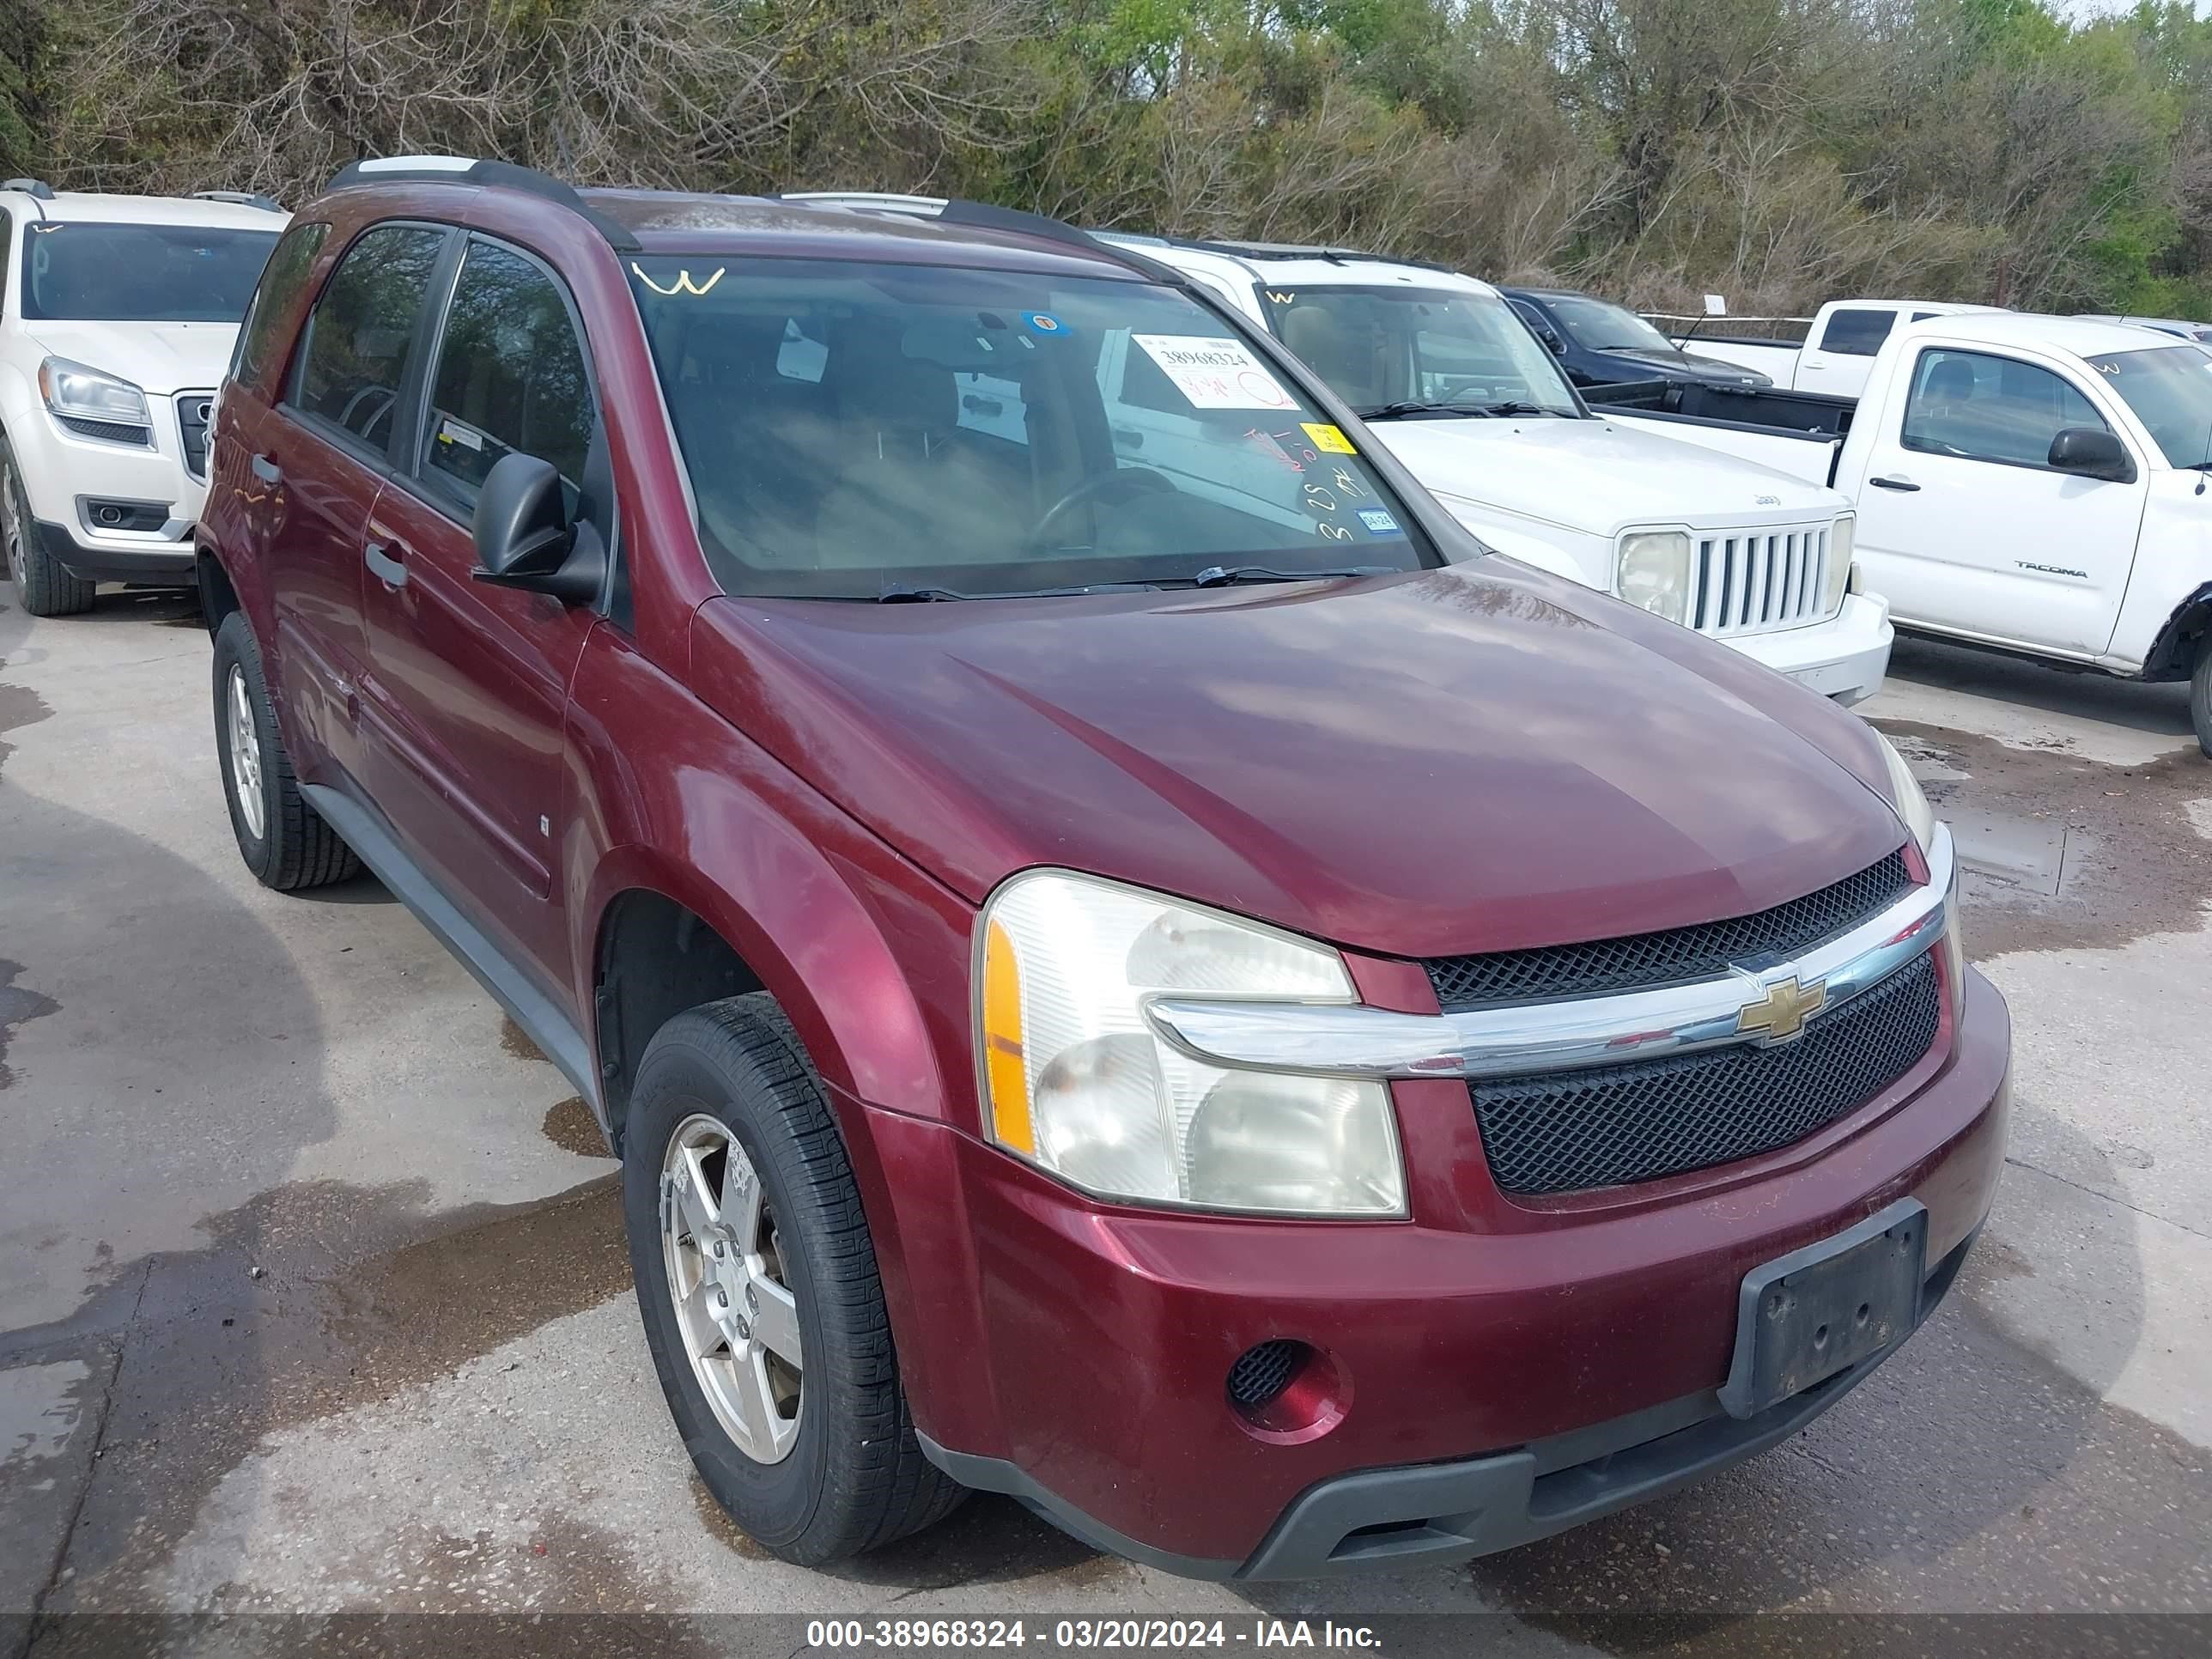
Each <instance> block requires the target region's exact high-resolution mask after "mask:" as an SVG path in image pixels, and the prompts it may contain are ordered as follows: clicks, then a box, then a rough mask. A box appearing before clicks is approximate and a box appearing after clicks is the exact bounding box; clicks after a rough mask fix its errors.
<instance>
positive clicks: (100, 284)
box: [0, 179, 287, 617]
mask: <svg viewBox="0 0 2212 1659" xmlns="http://www.w3.org/2000/svg"><path fill="white" fill-rule="evenodd" d="M286 222H287V215H286V214H285V213H284V211H283V209H281V208H279V207H278V206H277V205H276V203H274V202H272V201H270V200H269V199H268V198H267V197H254V196H246V195H241V194H238V193H235V192H232V191H215V192H210V193H209V194H207V195H204V196H195V197H164V196H108V195H94V194H80V193H77V192H76V191H53V190H52V189H50V188H48V187H47V186H46V185H43V184H40V183H39V182H38V181H36V180H35V179H9V181H7V182H6V183H5V184H0V547H4V551H5V556H6V562H7V565H8V574H9V577H10V579H11V580H12V581H13V583H14V585H15V597H16V599H17V600H18V602H19V603H20V604H21V605H22V606H23V608H24V609H25V610H26V611H29V612H30V613H31V614H32V615H33V616H37V617H60V616H69V615H71V614H73V613H75V612H76V611H84V610H87V609H88V608H89V607H90V606H91V605H92V597H93V589H94V585H95V584H96V583H99V582H102V581H127V582H139V583H145V584H149V585H154V586H180V587H182V586H191V583H192V543H191V528H192V521H193V520H195V519H197V517H198V516H199V511H200V503H201V501H203V500H204V499H205V497H206V495H207V435H208V431H209V426H210V417H211V416H212V414H213V404H214V399H215V392H216V385H217V384H218V383H219V382H220V381H221V380H222V374H223V370H224V368H225V367H226V366H227V365H228V362H229V361H230V354H231V347H232V345H233V343H234V342H235V340H236V338H237V336H238V323H239V319H240V317H241V316H242V315H243V314H244V313H245V311H246V301H248V300H250V299H252V296H253V289H254V284H255V283H257V282H258V281H259V280H260V276H261V267H262V265H263V264H264V263H265V262H266V261H267V259H268V257H269V250H270V248H272V247H274V246H276V237H277V234H278V233H280V232H281V231H282V230H283V228H284V226H285V223H286Z"/></svg>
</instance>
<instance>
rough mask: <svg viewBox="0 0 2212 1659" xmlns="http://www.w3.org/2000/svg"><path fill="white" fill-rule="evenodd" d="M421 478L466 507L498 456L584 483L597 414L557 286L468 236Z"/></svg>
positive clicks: (514, 255) (507, 251) (573, 485)
mask: <svg viewBox="0 0 2212 1659" xmlns="http://www.w3.org/2000/svg"><path fill="white" fill-rule="evenodd" d="M437 364H438V367H437V369H436V371H435V374H433V376H432V378H431V382H430V386H431V391H430V412H429V419H428V421H427V422H425V423H424V428H423V435H422V477H423V480H424V481H425V482H426V483H431V484H433V485H435V486H436V487H437V488H438V489H440V490H441V492H442V493H444V494H445V495H449V496H451V497H452V498H453V500H454V501H457V502H458V503H459V505H460V506H462V507H465V508H471V509H473V508H474V507H475V505H476V499H477V490H478V489H479V488H480V487H481V486H482V485H483V481H484V478H485V477H486V475H488V474H489V472H490V471H491V470H492V467H493V465H495V463H496V462H497V461H498V460H499V459H500V458H501V456H503V455H513V454H523V455H535V456H537V457H538V459H540V460H544V461H550V462H551V463H552V464H553V466H554V467H555V469H556V471H559V473H560V474H561V476H562V478H563V479H565V480H566V481H567V482H568V486H569V496H570V501H571V504H572V505H573V504H574V499H575V492H576V491H577V490H578V489H580V488H581V486H582V483H583V477H584V458H585V456H586V454H588V453H590V450H591V447H592V429H593V426H594V423H595V419H596V417H595V414H594V410H593V406H592V382H591V374H590V371H589V370H588V369H587V368H586V365H585V360H584V347H583V343H582V342H581V341H580V339H579V338H578V337H577V335H576V325H575V323H574V319H572V318H571V316H570V314H569V311H568V301H567V298H566V296H565V295H563V294H562V291H561V288H560V285H559V284H558V283H556V282H555V281H554V280H553V278H552V277H551V276H550V275H548V274H547V272H546V270H545V269H544V267H543V266H542V265H540V264H538V263H537V261H535V260H534V259H531V258H527V257H526V256H525V255H523V254H521V253H518V252H515V251H514V250H513V249H512V248H507V247H501V246H500V245H499V244H497V243H495V242H488V241H484V240H482V239H480V238H478V239H472V240H471V241H470V243H469V250H468V253H467V255H466V257H465V258H464V259H463V261H462V264H461V274H460V280H459V283H457V284H456V286H455V287H454V289H453V307H452V309H451V310H449V311H448V312H447V314H446V332H445V337H444V338H443V340H442V341H441V342H440V344H439V349H438V357H437Z"/></svg>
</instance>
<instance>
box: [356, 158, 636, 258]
mask: <svg viewBox="0 0 2212 1659" xmlns="http://www.w3.org/2000/svg"><path fill="white" fill-rule="evenodd" d="M397 184H440V185H478V186H482V187H489V188H490V189H494V190H518V191H523V192H524V193H526V194H527V195H531V196H536V197H542V198H543V199H544V200H545V201H548V202H552V203H555V204H557V205H559V206H561V207H564V208H566V209H568V211H569V212H571V213H574V214H575V215H577V216H580V218H583V219H585V220H586V221H588V222H590V224H591V226H592V229H594V230H596V231H598V232H599V234H600V235H601V236H603V237H605V239H606V241H607V245H608V246H610V247H612V248H614V249H615V250H616V251H617V252H623V253H635V252H638V251H639V250H640V249H641V247H642V246H643V244H642V243H641V242H640V241H639V240H637V238H636V237H635V236H634V235H633V234H630V232H629V229H628V228H625V227H624V226H622V225H619V224H617V223H616V222H615V221H613V220H612V219H611V218H609V217H608V216H606V215H605V214H604V213H601V212H600V211H599V210H598V209H597V208H595V207H593V206H592V204H590V203H588V202H586V200H585V199H584V198H583V197H581V196H580V195H578V194H577V193H576V188H575V186H574V185H570V184H567V183H564V182H563V181H562V180H561V179H556V178H555V177H553V175H552V174H550V173H540V172H539V171H538V169H537V168H536V167H517V166H516V165H515V164H514V163H513V162H512V161H478V160H477V159H476V158H475V157H473V156H467V155H394V156H389V157H382V158H379V157H370V158H368V160H365V161H353V162H349V163H348V164H347V165H346V166H345V167H342V168H340V169H339V171H338V175H337V177H336V178H335V179H331V182H330V183H329V184H328V185H325V187H324V191H325V194H329V193H331V192H334V191H341V190H353V189H357V188H359V187H360V186H362V185H397Z"/></svg>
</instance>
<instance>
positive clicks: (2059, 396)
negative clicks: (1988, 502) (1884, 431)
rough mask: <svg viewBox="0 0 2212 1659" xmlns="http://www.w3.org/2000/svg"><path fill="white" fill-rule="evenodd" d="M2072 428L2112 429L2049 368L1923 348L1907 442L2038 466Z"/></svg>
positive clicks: (1908, 407) (1908, 406) (1909, 405)
mask: <svg viewBox="0 0 2212 1659" xmlns="http://www.w3.org/2000/svg"><path fill="white" fill-rule="evenodd" d="M2183 349H2187V348H2183ZM2070 426H2079V427H2094V428H2098V429H2099V430H2108V429H2109V428H2106V425H2105V422H2104V419H2103V417H2102V416H2100V415H2099V414H2098V413H2097V411H2096V410H2095V409H2094V408H2093V406H2092V405H2091V404H2090V402H2089V400H2088V399H2087V398H2084V397H2083V396H2082V395H2081V393H2080V392H2076V391H2075V389H2074V388H2073V387H2072V386H2069V385H2068V384H2067V383H2066V382H2065V381H2064V380H2061V379H2060V378H2059V377H2058V376H2057V375H2056V374H2052V373H2051V371H2050V370H2049V369H2047V368H2039V367H2038V366H2037V365H2035V364H2033V363H2024V362H2021V361H2020V360H2019V359H2018V358H2015V357H1998V356H1992V355H1990V354H1989V353H1987V352H1981V351H1923V352H1922V353H1921V354H1920V361H1919V362H1918V363H1917V365H1915V367H1914V368H1913V371H1912V390H1911V392H1910V393H1909V394H1908V395H1907V397H1906V398H1905V429H1904V433H1903V435H1902V439H1901V441H1902V442H1903V443H1904V445H1905V447H1906V448H1907V449H1917V450H1919V451H1922V452H1923V453H1927V454H1931V455H1955V456H1958V457H1960V458H1961V459H1966V460H1974V461H1998V462H2002V463H2003V464H2005V465H2009V466H2044V465H2048V464H2049V459H2050V454H2051V439H2053V438H2055V437H2057V435H2058V434H2059V433H2060V432H2061V431H2063V429H2064V428H2067V427H2070Z"/></svg>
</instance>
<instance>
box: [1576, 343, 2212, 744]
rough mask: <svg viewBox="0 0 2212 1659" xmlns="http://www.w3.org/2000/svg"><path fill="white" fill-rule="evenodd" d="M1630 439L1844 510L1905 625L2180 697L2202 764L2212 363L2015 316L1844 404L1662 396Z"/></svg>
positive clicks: (2208, 631)
mask: <svg viewBox="0 0 2212 1659" xmlns="http://www.w3.org/2000/svg"><path fill="white" fill-rule="evenodd" d="M1668 399H1669V407H1668V408H1666V409H1664V410H1659V411H1648V410H1619V411H1617V413H1616V416H1615V418H1616V419H1618V420H1620V421H1622V422H1624V423H1634V424H1641V425H1649V426H1650V428H1651V429H1653V430H1655V431H1663V432H1665V433H1666V434H1668V435H1669V436H1671V437H1675V438H1681V439H1686V440H1688V441H1691V442H1693V443H1701V444H1705V445H1707V446H1709V447H1711V448H1714V449H1717V450H1720V451H1722V452H1723V453H1728V454H1732V455H1735V456H1738V457H1741V458H1742V459H1750V460H1756V461H1759V462H1760V463H1761V464H1763V465H1767V466H1771V467H1775V468H1778V469H1779V470H1781V471H1787V472H1793V473H1795V474H1796V476H1797V477H1801V478H1802V479H1804V480H1806V481H1807V482H1808V483H1825V484H1828V485H1831V486H1832V487H1833V488H1835V489H1838V490H1841V491H1842V492H1843V493H1844V495H1847V496H1849V497H1850V498H1851V500H1852V501H1854V502H1856V503H1857V507H1858V540H1857V556H1858V559H1859V561H1860V562H1861V564H1862V565H1863V566H1864V568H1865V570H1866V575H1867V580H1869V582H1870V583H1871V584H1873V585H1874V586H1878V587H1879V588H1880V589H1881V591H1882V592H1883V593H1884V594H1886V595H1887V597H1888V599H1889V603H1890V606H1891V608H1892V610H1893V612H1894V614H1895V616H1896V618H1897V623H1898V625H1899V627H1902V628H1905V629H1912V630H1917V631H1920V632H1924V633H1929V634H1937V635H1943V636H1945V637H1948V638H1951V639H1955V640H1961V641H1967V642H1969V643H1972V644H1977V645H1983V646H1989V647H1995V648H1997V649H2000V650H2003V651H2008V652H2012V653H2019V654H2026V655H2028V656H2033V657H2040V658H2045V659H2049V660H2051V661H2053V662H2057V663H2063V664H2069V665H2075V666H2079V667H2085V668H2093V669H2098V670H2101V671H2104V672H2106V673H2110V674H2115V675H2119V676H2123V677H2125V678H2133V679H2142V680H2182V679H2186V680H2188V681H2190V683H2191V686H2190V690H2191V696H2190V714H2191V720H2193V722H2194V723H2195V726H2196V729H2197V740H2198V742H2199V743H2201V744H2203V747H2204V751H2205V753H2206V754H2207V755H2212V495H2208V494H2207V490H2206V484H2207V474H2208V471H2212V351H2208V350H2207V349H2205V348H2203V347H2202V346H2197V345H2192V344H2188V343H2184V342H2182V341H2179V340H2176V339H2172V338H2171V337H2165V336H2160V335H2158V334H2155V333H2153V332H2151V331H2148V330H2145V329H2142V328H2137V327H2135V326H2133V325H2129V324H2124V323H2104V322H2089V321H2085V320H2083V319H2080V318H2071V317H2039V316H2031V315H2025V314H2021V313H2012V312H1985V313H1959V314H1953V315H1948V316H1936V317H1929V318H1926V319H1922V320H1921V321H1918V322H1911V323H1907V324H1905V325H1904V326H1902V327H1900V328H1899V329H1898V330H1896V331H1894V332H1893V333H1892V334H1891V336H1890V337H1889V338H1888V340H1887V342H1886V343H1884V345H1883V346H1882V349H1881V355H1880V356H1877V357H1876V358H1875V362H1874V372H1873V374H1871V376H1869V380H1868V381H1867V387H1866V395H1865V397H1864V398H1862V399H1860V400H1858V401H1857V403H1853V402H1852V401H1850V400H1849V399H1845V398H1822V397H1818V396H1814V395H1811V394H1808V393H1806V392H1781V391H1779V390H1778V391H1775V392H1732V393H1729V394H1727V395H1725V396H1722V395H1719V394H1717V393H1714V392H1708V391H1703V390H1700V389H1699V388H1694V387H1692V388H1683V389H1680V390H1679V391H1673V390H1670V392H1669V394H1668Z"/></svg>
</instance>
